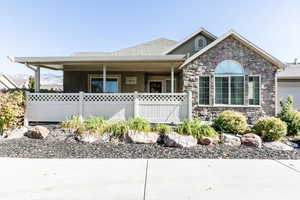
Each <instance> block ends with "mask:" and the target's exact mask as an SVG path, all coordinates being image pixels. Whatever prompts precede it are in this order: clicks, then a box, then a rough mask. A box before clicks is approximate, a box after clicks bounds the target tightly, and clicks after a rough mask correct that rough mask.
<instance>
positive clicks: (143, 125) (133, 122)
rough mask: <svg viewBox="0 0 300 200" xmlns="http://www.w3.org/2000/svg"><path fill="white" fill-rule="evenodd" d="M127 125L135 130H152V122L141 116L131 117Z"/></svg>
mask: <svg viewBox="0 0 300 200" xmlns="http://www.w3.org/2000/svg"><path fill="white" fill-rule="evenodd" d="M127 125H128V128H129V129H131V130H135V131H142V132H149V131H150V130H151V126H150V123H149V122H148V121H146V120H144V119H142V118H139V117H135V118H132V119H130V120H129V121H128V122H127Z"/></svg>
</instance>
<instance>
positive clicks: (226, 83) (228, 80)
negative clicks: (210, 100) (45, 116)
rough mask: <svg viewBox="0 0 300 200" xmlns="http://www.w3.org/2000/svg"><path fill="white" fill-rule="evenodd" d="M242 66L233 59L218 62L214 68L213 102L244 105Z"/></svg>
mask: <svg viewBox="0 0 300 200" xmlns="http://www.w3.org/2000/svg"><path fill="white" fill-rule="evenodd" d="M244 82H245V80H244V68H243V67H242V65H241V64H239V63H238V62H236V61H233V60H225V61H222V62H221V63H219V64H218V65H217V67H216V69H215V103H216V104H229V105H244V96H245V95H244V91H245V90H244V88H245V84H244Z"/></svg>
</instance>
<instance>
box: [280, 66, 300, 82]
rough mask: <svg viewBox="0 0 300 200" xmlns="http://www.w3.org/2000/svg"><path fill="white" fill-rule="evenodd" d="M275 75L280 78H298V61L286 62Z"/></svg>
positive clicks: (299, 77) (299, 68)
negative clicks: (295, 62) (296, 62)
mask: <svg viewBox="0 0 300 200" xmlns="http://www.w3.org/2000/svg"><path fill="white" fill-rule="evenodd" d="M277 77H278V78H282V79H300V63H298V64H291V63H289V64H287V67H286V68H285V69H284V70H282V71H280V72H279V73H278V75H277Z"/></svg>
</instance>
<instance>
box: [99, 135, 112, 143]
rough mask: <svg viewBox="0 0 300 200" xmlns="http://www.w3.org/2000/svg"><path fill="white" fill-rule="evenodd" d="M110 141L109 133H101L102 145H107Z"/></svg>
mask: <svg viewBox="0 0 300 200" xmlns="http://www.w3.org/2000/svg"><path fill="white" fill-rule="evenodd" d="M109 141H110V135H109V133H103V134H102V135H101V137H100V142H102V143H108V142H109Z"/></svg>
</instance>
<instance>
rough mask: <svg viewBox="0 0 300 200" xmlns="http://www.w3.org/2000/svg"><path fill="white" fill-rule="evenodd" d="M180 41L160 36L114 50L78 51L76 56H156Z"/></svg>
mask: <svg viewBox="0 0 300 200" xmlns="http://www.w3.org/2000/svg"><path fill="white" fill-rule="evenodd" d="M177 43H178V42H177V41H175V40H169V39H166V38H159V39H156V40H152V41H149V42H145V43H142V44H138V45H135V46H131V47H128V48H124V49H120V50H117V51H114V52H76V53H74V54H73V55H74V56H155V55H162V54H164V52H165V51H166V50H167V49H169V48H170V47H172V46H174V45H175V44H177Z"/></svg>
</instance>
